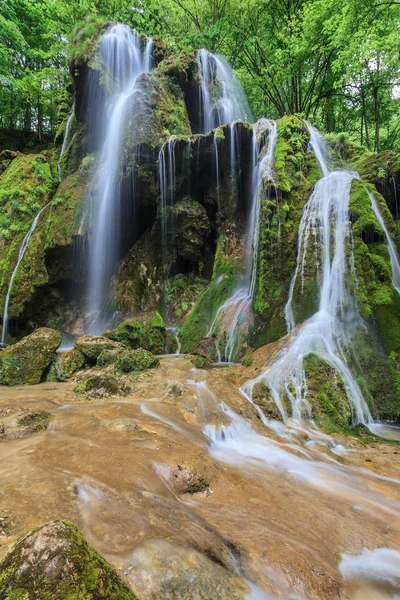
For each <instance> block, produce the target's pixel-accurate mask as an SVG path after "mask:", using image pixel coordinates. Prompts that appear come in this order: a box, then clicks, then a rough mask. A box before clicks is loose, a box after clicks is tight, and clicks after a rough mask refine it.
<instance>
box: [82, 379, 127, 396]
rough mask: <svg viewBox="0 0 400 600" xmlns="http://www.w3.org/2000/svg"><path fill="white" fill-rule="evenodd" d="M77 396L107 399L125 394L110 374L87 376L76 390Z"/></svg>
mask: <svg viewBox="0 0 400 600" xmlns="http://www.w3.org/2000/svg"><path fill="white" fill-rule="evenodd" d="M74 392H75V394H80V395H82V396H85V397H87V398H107V397H108V396H117V395H119V394H123V393H124V390H123V389H122V388H121V387H120V386H119V384H118V381H117V379H116V378H115V377H114V376H113V375H111V374H109V373H99V374H97V373H96V374H95V373H91V374H88V375H85V376H84V377H83V378H82V379H81V380H80V381H79V383H78V384H77V385H76V386H75V388H74Z"/></svg>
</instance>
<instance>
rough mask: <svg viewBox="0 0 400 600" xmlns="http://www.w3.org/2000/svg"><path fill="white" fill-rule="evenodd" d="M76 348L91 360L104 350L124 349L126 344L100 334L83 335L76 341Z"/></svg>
mask: <svg viewBox="0 0 400 600" xmlns="http://www.w3.org/2000/svg"><path fill="white" fill-rule="evenodd" d="M74 346H75V349H76V350H79V351H80V352H81V353H82V354H83V355H84V356H86V358H88V359H89V360H92V361H94V360H96V359H97V358H98V357H99V356H100V354H101V353H102V352H104V350H121V351H122V350H124V345H123V344H121V343H120V342H119V341H114V340H113V339H110V338H108V337H104V336H100V335H90V334H88V335H82V336H81V337H80V338H78V339H77V340H76V341H75V344H74Z"/></svg>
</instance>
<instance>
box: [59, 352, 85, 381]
mask: <svg viewBox="0 0 400 600" xmlns="http://www.w3.org/2000/svg"><path fill="white" fill-rule="evenodd" d="M86 363H87V359H86V357H85V355H84V354H83V352H81V351H80V350H77V349H76V348H72V350H67V351H66V352H60V353H59V354H58V355H57V371H58V374H59V376H60V378H63V379H64V378H65V379H69V378H70V377H72V375H74V374H75V373H76V372H77V371H79V369H83V367H84V366H85V365H86Z"/></svg>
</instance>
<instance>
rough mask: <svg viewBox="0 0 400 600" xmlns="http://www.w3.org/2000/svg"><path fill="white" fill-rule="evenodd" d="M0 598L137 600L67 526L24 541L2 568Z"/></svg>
mask: <svg viewBox="0 0 400 600" xmlns="http://www.w3.org/2000/svg"><path fill="white" fill-rule="evenodd" d="M0 573H1V575H0V598H7V599H10V600H11V599H13V600H39V598H40V599H43V600H44V599H45V598H48V599H49V600H50V599H54V600H55V599H57V600H68V599H72V598H82V599H83V598H87V599H89V598H93V599H96V600H137V596H135V594H134V593H133V592H132V591H131V590H129V588H128V587H127V585H126V584H125V583H124V582H123V581H122V579H120V577H119V576H118V575H117V574H116V573H115V571H114V570H113V569H112V567H111V566H110V565H109V564H108V563H107V562H106V561H105V560H104V559H103V558H102V557H101V556H100V555H99V554H98V553H97V552H96V551H95V550H94V548H92V547H91V546H90V545H89V544H88V542H87V541H86V540H85V538H84V537H83V535H82V534H81V532H80V531H79V529H78V528H77V527H76V526H75V525H73V524H72V523H68V522H66V521H53V522H51V523H47V524H46V525H42V526H41V527H38V528H36V529H32V530H31V531H30V532H29V533H28V534H26V535H25V536H23V537H22V538H20V539H19V540H18V541H17V542H16V544H15V545H14V546H13V547H12V549H11V550H10V552H9V553H8V554H7V555H6V557H5V558H4V560H3V561H2V563H0Z"/></svg>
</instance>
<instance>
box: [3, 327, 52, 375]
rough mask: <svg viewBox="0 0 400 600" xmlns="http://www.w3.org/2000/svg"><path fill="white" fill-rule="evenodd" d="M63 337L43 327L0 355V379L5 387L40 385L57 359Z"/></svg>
mask: <svg viewBox="0 0 400 600" xmlns="http://www.w3.org/2000/svg"><path fill="white" fill-rule="evenodd" d="M60 344H61V335H60V334H59V333H57V331H54V330H53V329H48V328H46V327H42V328H40V329H37V330H36V331H35V332H34V333H32V334H31V335H28V336H27V337H25V338H23V339H22V340H21V341H20V342H18V343H16V344H14V345H12V346H8V347H7V348H6V349H5V350H3V352H2V353H1V354H0V369H1V370H0V378H1V383H3V384H5V385H20V384H24V383H31V384H32V383H40V381H41V380H42V378H43V376H44V374H45V371H46V369H48V367H49V366H50V364H51V363H52V362H53V360H54V358H55V352H56V350H57V348H58V346H59V345H60Z"/></svg>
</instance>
